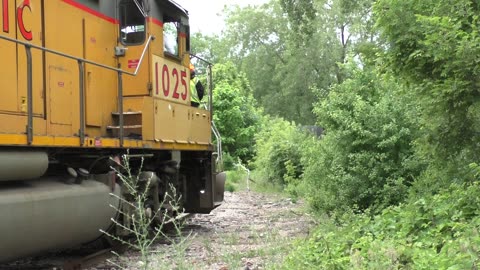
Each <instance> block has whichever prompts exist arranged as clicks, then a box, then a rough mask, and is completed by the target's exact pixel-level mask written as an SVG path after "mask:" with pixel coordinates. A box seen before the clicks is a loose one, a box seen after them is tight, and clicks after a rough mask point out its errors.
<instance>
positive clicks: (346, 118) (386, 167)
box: [302, 66, 421, 212]
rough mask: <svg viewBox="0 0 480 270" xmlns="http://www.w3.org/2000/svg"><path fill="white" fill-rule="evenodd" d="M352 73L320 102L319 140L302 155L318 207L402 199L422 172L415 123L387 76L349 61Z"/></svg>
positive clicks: (371, 204)
mask: <svg viewBox="0 0 480 270" xmlns="http://www.w3.org/2000/svg"><path fill="white" fill-rule="evenodd" d="M350 69H351V70H352V71H351V72H352V78H351V79H347V80H346V81H345V82H343V83H342V84H340V85H336V86H334V87H333V88H332V89H331V91H330V93H329V95H328V96H327V97H326V99H325V100H323V101H322V102H321V103H319V104H317V106H316V108H315V112H316V114H317V115H318V122H319V125H320V126H322V127H323V128H325V135H324V136H323V137H322V140H320V141H312V142H311V143H310V145H309V146H308V147H306V148H305V155H304V158H303V160H302V162H303V164H304V166H305V173H304V180H305V181H306V182H307V183H306V185H307V187H308V190H309V191H310V192H309V194H308V196H309V201H310V202H311V204H312V206H313V207H314V208H315V209H317V210H320V211H327V212H329V211H333V210H339V209H341V210H345V209H348V208H358V209H360V210H364V209H367V208H369V207H374V208H376V209H378V210H381V209H382V208H384V207H386V206H388V205H392V204H397V203H399V202H401V201H402V200H403V199H404V198H405V197H406V195H407V193H408V191H407V189H408V186H409V185H411V182H412V181H413V180H414V179H415V177H416V176H417V175H418V174H419V173H420V171H421V163H419V162H418V161H417V160H416V159H415V157H414V148H413V144H412V141H413V140H414V138H415V130H416V126H415V122H414V121H413V120H412V119H411V118H410V117H409V116H408V114H406V113H405V111H407V110H408V107H407V104H406V103H405V102H403V100H402V99H400V98H399V97H398V95H397V94H398V91H399V90H400V89H401V88H400V86H399V85H398V84H397V83H396V82H395V81H394V80H392V79H391V78H389V77H388V76H384V75H383V76H382V75H378V74H377V73H376V72H375V71H373V70H369V69H364V70H362V69H359V68H357V67H354V66H351V67H350Z"/></svg>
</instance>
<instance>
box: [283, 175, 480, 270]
mask: <svg viewBox="0 0 480 270" xmlns="http://www.w3.org/2000/svg"><path fill="white" fill-rule="evenodd" d="M479 228H480V185H479V184H478V183H474V184H463V185H458V184H452V185H451V186H450V187H449V188H448V189H444V190H442V191H441V192H440V193H439V194H436V195H431V196H425V197H424V198H422V199H412V200H409V201H408V203H406V204H405V205H400V206H394V207H389V208H386V209H385V210H384V211H383V212H382V213H381V214H379V215H377V216H374V217H373V218H371V216H370V215H368V214H352V213H346V214H344V215H342V216H341V217H339V218H337V219H336V220H335V221H334V219H333V218H332V219H329V220H327V221H325V222H323V223H322V224H321V225H320V226H319V227H318V228H317V231H316V232H315V233H314V234H313V237H311V238H310V239H309V240H308V241H307V242H306V243H304V244H300V245H299V246H298V247H297V249H296V250H295V251H293V252H292V254H290V256H289V257H288V258H287V260H286V262H285V265H284V268H285V269H293V268H295V269H477V268H478V266H479V264H480V232H479Z"/></svg>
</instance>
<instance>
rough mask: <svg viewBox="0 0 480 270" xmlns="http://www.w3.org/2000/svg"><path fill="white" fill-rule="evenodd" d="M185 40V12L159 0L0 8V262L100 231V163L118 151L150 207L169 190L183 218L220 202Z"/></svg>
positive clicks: (104, 223)
mask: <svg viewBox="0 0 480 270" xmlns="http://www.w3.org/2000/svg"><path fill="white" fill-rule="evenodd" d="M189 43H190V38H189V23H188V12H187V11H186V10H184V9H183V8H182V7H180V6H179V5H178V4H176V3H175V2H173V1H169V0H48V1H47V0H0V91H1V97H0V123H1V124H0V262H5V261H9V260H13V259H16V258H20V257H23V256H27V255H31V254H35V253H38V252H42V251H46V250H49V249H52V248H66V247H70V246H75V245H78V244H81V243H84V242H87V241H91V240H93V239H95V238H97V237H99V236H100V233H99V229H103V230H106V229H108V228H110V227H111V226H112V224H111V223H112V222H111V219H112V218H118V213H115V210H113V208H111V207H109V204H113V205H115V204H118V203H119V200H117V199H115V197H114V196H111V195H109V194H110V193H116V194H120V193H121V187H120V186H119V183H117V180H116V176H115V173H113V172H112V170H111V166H112V160H115V159H118V157H120V156H121V155H122V154H125V153H127V149H129V151H128V155H129V157H131V158H130V159H129V160H130V162H131V164H130V167H131V168H132V169H133V170H140V169H141V170H142V173H144V174H145V175H149V177H152V176H153V177H155V179H157V182H158V183H157V184H156V185H155V189H154V190H152V191H151V194H149V196H151V197H153V198H152V201H157V202H158V201H159V200H158V198H159V197H162V196H163V195H164V193H165V192H166V189H167V188H166V187H167V185H174V186H175V188H176V189H177V190H178V191H180V192H181V194H182V198H183V207H184V208H185V209H186V211H187V212H192V213H208V212H210V211H211V210H212V209H214V208H215V207H216V206H218V205H219V204H220V203H221V202H222V200H223V186H224V181H225V174H224V173H219V172H217V171H216V168H215V167H216V162H218V160H219V158H218V156H219V155H221V149H220V150H218V148H221V146H219V145H214V144H213V143H212V141H213V140H212V130H213V134H214V135H215V136H217V137H218V136H219V134H218V132H217V131H216V129H215V127H214V125H213V122H212V96H211V91H210V93H209V97H207V98H205V99H206V100H207V101H208V102H206V104H204V106H202V108H197V107H193V106H191V104H190V94H191V92H190V90H191V89H190V70H189V67H190V54H189V50H190V48H189V47H190V45H189ZM210 76H211V70H210ZM210 84H211V77H210ZM210 88H211V87H210ZM217 139H218V140H217V141H220V138H217ZM216 151H218V152H220V153H219V154H218V155H217V154H216ZM140 160H141V161H140ZM140 164H142V165H140ZM155 197H156V198H155ZM149 207H153V208H155V209H154V210H156V209H159V208H160V207H162V206H161V205H158V203H156V204H154V205H153V206H151V205H150V206H149Z"/></svg>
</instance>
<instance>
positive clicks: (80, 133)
mask: <svg viewBox="0 0 480 270" xmlns="http://www.w3.org/2000/svg"><path fill="white" fill-rule="evenodd" d="M0 39H3V40H7V41H11V42H14V43H17V44H21V45H24V46H25V52H26V54H27V119H28V120H27V128H26V133H27V143H28V144H29V145H31V144H32V143H33V78H32V77H33V75H32V74H33V71H32V48H33V49H37V50H40V51H43V52H47V53H51V54H54V55H58V56H62V57H65V58H68V59H72V60H76V61H77V63H78V73H79V92H80V93H79V96H80V100H79V102H80V129H79V131H78V136H79V137H80V146H83V145H84V144H85V85H84V80H85V64H90V65H94V66H97V67H100V68H104V69H107V70H111V71H115V72H117V76H118V83H117V86H118V111H119V112H123V79H122V75H123V74H126V75H129V76H137V74H138V71H139V69H140V66H141V65H142V62H143V58H144V57H145V53H146V52H147V49H148V47H149V46H150V43H151V42H152V41H153V40H154V39H155V36H153V35H150V36H149V37H148V40H147V44H146V45H145V48H144V49H143V52H142V55H141V57H140V60H139V63H138V66H137V69H136V70H135V72H128V71H125V70H122V69H120V68H114V67H110V66H107V65H104V64H100V63H97V62H94V61H90V60H87V59H84V58H79V57H76V56H73V55H69V54H66V53H62V52H59V51H55V50H51V49H48V48H45V47H42V46H37V45H34V44H31V43H29V42H25V41H21V40H18V39H14V38H10V37H6V36H2V35H0ZM123 117H124V114H123V113H120V114H119V119H118V122H119V123H118V124H119V126H118V139H119V141H120V147H122V146H123V140H124V124H123V122H124V119H123Z"/></svg>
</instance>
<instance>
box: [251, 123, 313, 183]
mask: <svg viewBox="0 0 480 270" xmlns="http://www.w3.org/2000/svg"><path fill="white" fill-rule="evenodd" d="M306 137H307V135H305V134H304V133H303V132H301V131H300V130H299V129H298V127H296V126H295V124H294V123H290V122H288V121H285V120H283V119H280V118H270V117H267V118H266V119H265V120H264V121H263V125H262V129H261V131H260V132H259V133H258V134H257V136H256V154H257V155H256V158H255V161H254V163H253V165H254V167H255V169H256V171H257V173H258V177H260V178H261V179H262V181H266V182H269V183H273V184H277V185H280V186H286V185H287V184H291V185H295V184H296V181H299V180H298V179H299V178H300V177H301V174H302V172H303V166H302V165H301V163H300V158H301V151H302V142H303V140H304V139H305V138H306Z"/></svg>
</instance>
